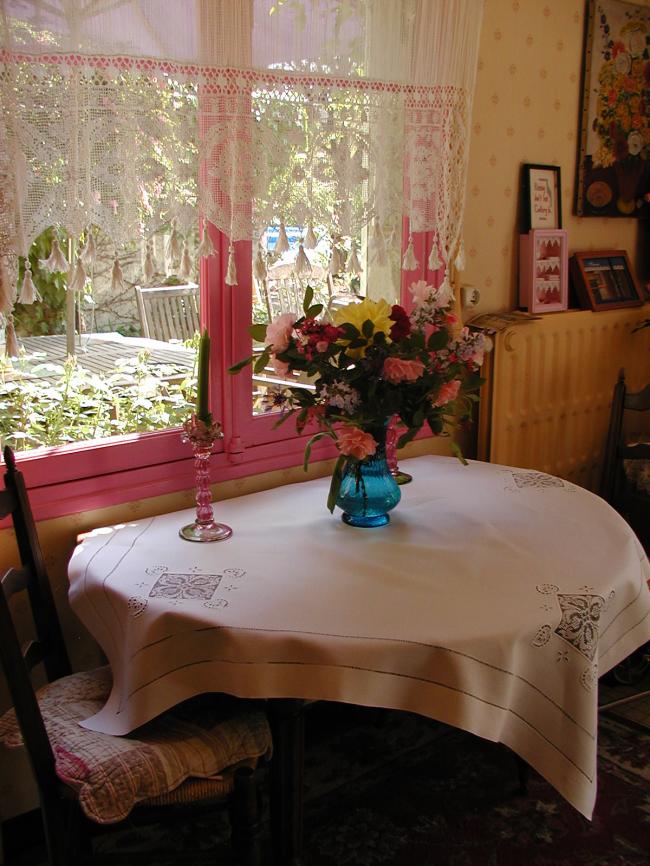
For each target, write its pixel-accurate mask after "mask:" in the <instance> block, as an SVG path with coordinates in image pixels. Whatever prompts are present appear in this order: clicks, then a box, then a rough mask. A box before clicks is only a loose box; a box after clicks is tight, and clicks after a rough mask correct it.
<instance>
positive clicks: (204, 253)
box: [196, 220, 216, 259]
mask: <svg viewBox="0 0 650 866" xmlns="http://www.w3.org/2000/svg"><path fill="white" fill-rule="evenodd" d="M214 255H216V251H215V249H214V244H213V243H212V238H211V237H210V232H209V231H208V224H207V220H205V221H204V222H203V226H202V227H201V243H200V244H199V245H198V247H197V250H196V256H197V258H200V259H207V258H208V256H214Z"/></svg>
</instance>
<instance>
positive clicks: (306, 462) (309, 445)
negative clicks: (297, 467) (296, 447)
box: [302, 430, 336, 472]
mask: <svg viewBox="0 0 650 866" xmlns="http://www.w3.org/2000/svg"><path fill="white" fill-rule="evenodd" d="M325 436H329V438H330V439H336V436H335V435H334V433H332V432H331V430H324V431H322V432H321V433H314V435H313V436H312V437H311V439H310V440H309V442H307V444H306V445H305V458H304V460H303V462H302V468H303V469H304V470H305V472H306V471H307V466H308V465H309V458H310V457H311V449H312V447H313V446H314V445H315V444H316V443H317V442H318V441H319V439H323V438H324V437H325Z"/></svg>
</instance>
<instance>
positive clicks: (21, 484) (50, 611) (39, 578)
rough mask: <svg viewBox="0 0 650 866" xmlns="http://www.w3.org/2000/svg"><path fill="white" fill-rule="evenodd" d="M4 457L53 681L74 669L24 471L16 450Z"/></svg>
mask: <svg viewBox="0 0 650 866" xmlns="http://www.w3.org/2000/svg"><path fill="white" fill-rule="evenodd" d="M4 458H5V464H6V466H7V471H6V472H5V487H6V489H7V490H9V491H11V493H12V494H13V495H14V497H15V499H16V508H15V509H14V511H13V512H12V519H13V524H14V530H15V533H16V543H17V545H18V552H19V554H20V560H21V563H22V565H23V568H24V569H25V570H26V571H28V572H29V574H30V580H29V581H28V585H27V592H28V594H29V601H30V604H31V608H32V616H33V618H34V625H35V626H36V634H37V637H38V639H39V640H40V641H41V642H42V643H43V644H44V645H45V646H47V648H48V654H47V657H46V658H45V659H44V665H45V671H46V674H47V678H48V680H50V681H52V680H56V679H58V678H59V677H64V676H67V675H68V674H70V673H71V672H72V667H71V665H70V659H69V658H68V652H67V650H66V646H65V641H64V640H63V632H62V631H61V626H60V623H59V618H58V615H57V611H56V605H55V604H54V597H53V595H52V588H51V587H50V582H49V580H48V576H47V571H46V568H45V560H44V558H43V552H42V550H41V545H40V543H39V540H38V534H37V532H36V524H35V523H34V516H33V514H32V509H31V506H30V504H29V498H28V496H27V489H26V487H25V479H24V478H23V474H22V472H19V471H18V470H17V469H16V460H15V457H14V454H13V451H12V450H11V448H9V447H8V446H7V447H5V449H4Z"/></svg>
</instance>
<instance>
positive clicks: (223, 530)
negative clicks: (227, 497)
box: [178, 415, 232, 541]
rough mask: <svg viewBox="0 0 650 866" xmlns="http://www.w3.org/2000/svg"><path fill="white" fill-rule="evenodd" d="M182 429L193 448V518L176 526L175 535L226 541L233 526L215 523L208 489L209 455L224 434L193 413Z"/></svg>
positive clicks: (218, 428)
mask: <svg viewBox="0 0 650 866" xmlns="http://www.w3.org/2000/svg"><path fill="white" fill-rule="evenodd" d="M183 430H184V432H183V441H184V442H190V443H191V445H192V450H193V451H194V471H195V473H196V520H195V521H194V523H189V524H188V525H187V526H184V527H183V528H182V529H179V531H178V534H179V535H180V537H181V538H184V539H185V540H186V541H225V539H226V538H230V536H231V535H232V529H231V528H230V527H229V526H226V524H225V523H216V522H215V520H214V512H213V510H212V491H211V490H210V455H211V454H212V446H213V445H214V443H215V441H216V440H217V439H220V438H221V437H222V435H223V434H222V432H221V425H220V424H219V423H213V422H212V420H210V423H208V424H206V423H205V422H204V421H201V420H200V419H198V418H197V417H196V415H192V417H191V418H190V420H189V421H186V422H185V424H184V425H183Z"/></svg>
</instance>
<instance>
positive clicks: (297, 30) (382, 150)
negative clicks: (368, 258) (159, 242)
mask: <svg viewBox="0 0 650 866" xmlns="http://www.w3.org/2000/svg"><path fill="white" fill-rule="evenodd" d="M482 6H483V0H402V2H396V0H176V2H173V3H172V2H168V0H0V10H1V18H0V28H1V31H0V37H1V39H2V54H1V55H0V76H1V78H0V88H1V89H0V99H1V115H0V197H1V198H2V201H0V254H1V255H2V256H3V257H5V258H6V261H5V264H7V261H9V260H10V258H11V257H12V256H14V257H15V256H16V255H26V253H27V251H28V249H29V246H30V244H31V242H32V241H33V240H34V239H35V238H36V237H37V236H38V235H39V234H40V233H41V232H42V231H43V230H44V229H45V228H47V227H48V226H51V225H55V226H59V227H61V228H63V229H65V230H66V231H67V232H68V233H69V235H70V236H72V237H76V236H79V235H80V234H81V233H82V232H84V231H85V230H87V229H88V228H89V227H94V228H95V229H98V230H102V231H104V232H106V233H107V234H108V235H109V236H110V238H111V239H112V241H113V242H114V244H115V247H116V252H117V250H118V249H119V248H120V246H121V245H123V244H127V243H129V242H131V243H132V242H133V241H134V240H146V239H147V238H148V237H149V236H150V235H151V234H152V233H153V232H156V231H158V230H161V229H162V228H164V227H169V226H170V224H171V225H172V226H175V227H177V228H178V230H179V231H180V232H181V233H184V232H187V231H189V230H190V228H191V227H193V226H196V223H197V214H198V213H200V214H201V215H202V216H204V217H205V218H206V219H207V220H209V221H210V222H212V223H213V224H214V226H216V227H217V229H219V230H220V231H222V232H224V233H225V234H226V235H227V236H228V237H229V238H230V240H231V242H236V241H242V240H247V241H253V242H256V241H257V239H258V238H259V236H260V233H261V232H262V231H263V230H264V228H265V227H266V226H268V225H271V224H275V225H278V224H279V223H281V222H283V223H285V224H286V225H287V226H289V225H292V226H300V227H304V228H305V229H306V228H307V227H309V226H312V227H326V229H327V231H328V232H329V233H330V234H331V235H332V236H333V237H334V236H340V237H354V236H355V234H357V233H358V232H359V230H360V229H361V228H362V227H363V226H366V225H368V224H369V223H373V224H374V225H373V231H374V233H375V236H376V237H381V236H388V234H387V233H389V232H390V231H392V230H397V231H401V223H402V217H403V216H406V217H408V219H409V223H410V230H411V232H431V233H433V238H434V241H433V249H432V257H433V259H435V260H437V259H438V258H440V259H441V260H442V262H449V261H450V260H451V259H452V257H455V256H456V255H457V253H458V250H459V247H460V240H461V232H462V221H463V204H464V197H465V179H466V166H467V156H468V146H469V138H470V116H471V105H472V94H473V88H474V79H475V70H476V60H477V51H478V40H479V32H480V24H481V15H482ZM371 234H372V232H371ZM434 264H436V262H434Z"/></svg>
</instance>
